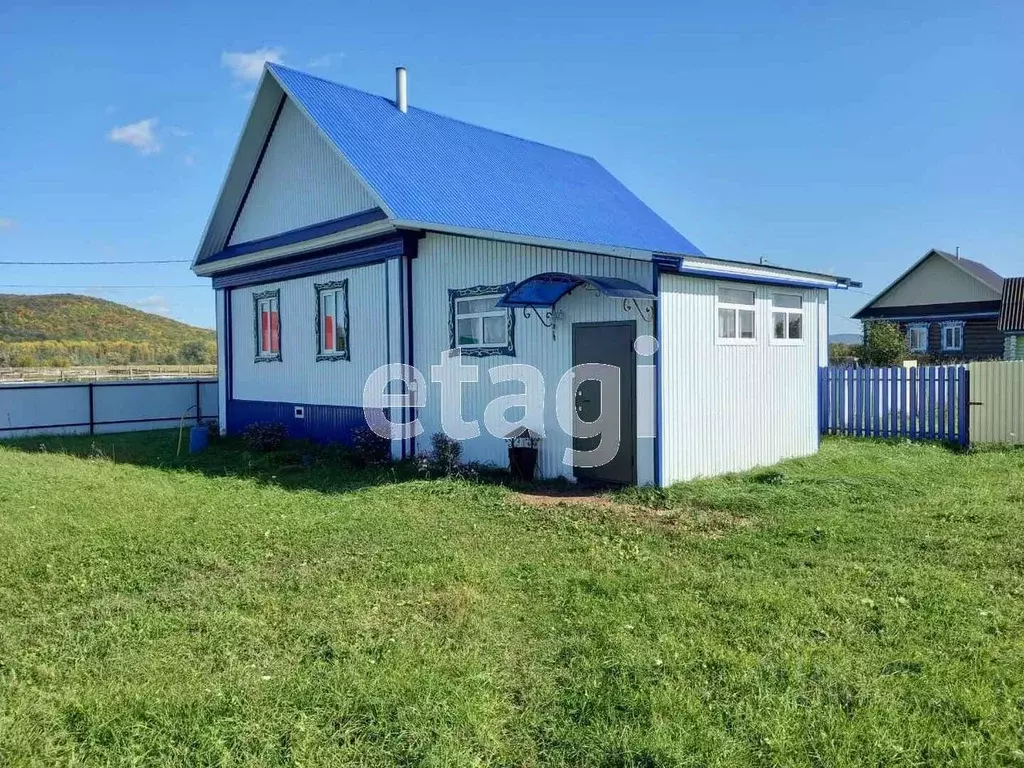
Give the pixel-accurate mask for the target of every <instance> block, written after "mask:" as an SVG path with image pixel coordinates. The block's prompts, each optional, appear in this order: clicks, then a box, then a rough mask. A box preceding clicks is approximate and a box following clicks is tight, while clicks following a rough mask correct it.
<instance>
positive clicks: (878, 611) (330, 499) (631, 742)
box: [0, 432, 1024, 766]
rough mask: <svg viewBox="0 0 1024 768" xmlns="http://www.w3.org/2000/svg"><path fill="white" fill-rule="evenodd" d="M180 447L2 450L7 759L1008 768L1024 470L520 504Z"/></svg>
mask: <svg viewBox="0 0 1024 768" xmlns="http://www.w3.org/2000/svg"><path fill="white" fill-rule="evenodd" d="M175 439H176V434H174V433H168V432H160V433H148V434H136V435H131V436H115V437H105V438H96V440H95V445H94V444H93V443H92V441H91V440H90V439H88V438H83V439H63V440H61V439H58V438H36V439H32V440H26V441H23V442H21V443H17V444H7V445H5V446H3V447H0V765H8V764H10V765H20V764H25V763H38V764H65V765H66V764H75V763H91V764H129V763H130V764H145V763H149V764H161V765H163V764H177V765H196V764H217V765H222V764H223V765H236V764H237V765H291V764H296V765H307V766H320V765H435V766H447V765H503V766H519V765H542V764H543V765H548V764H553V765H580V766H620V765H639V766H664V765H737V766H747V765H806V766H832V765H922V766H924V765H943V764H948V765H954V764H955V765H992V764H1018V763H1024V752H1022V750H1024V741H1022V733H1024V632H1022V629H1024V546H1022V538H1024V451H1005V452H996V451H990V452H981V453H974V454H957V453H953V452H950V451H948V450H946V449H944V448H941V447H938V446H921V445H909V444H900V445H897V444H891V443H888V444H887V443H881V442H871V441H853V440H839V439H836V440H828V441H826V442H825V443H824V444H823V446H822V450H821V453H820V454H819V455H818V456H816V457H813V458H809V459H805V460H799V461H791V462H788V463H786V464H783V465H781V467H780V468H779V469H780V472H781V474H766V473H763V472H762V473H755V474H753V475H746V476H736V477H729V478H722V479H718V480H711V481H701V482H696V483H691V484H686V485H682V486H677V487H675V488H673V489H671V490H669V491H667V492H655V491H650V490H632V491H623V492H621V493H619V494H616V495H611V496H606V497H603V498H601V499H598V500H595V501H593V502H588V503H565V504H550V503H548V504H543V505H541V504H534V503H529V501H528V500H526V499H524V497H522V496H520V495H517V494H515V493H513V492H512V491H509V490H508V489H505V488H502V487H500V486H496V485H486V484H480V483H471V482H462V481H425V480H419V479H416V478H415V477H413V476H411V475H410V474H409V472H408V470H404V469H401V468H397V469H388V470H380V471H374V472H368V473H362V474H360V473H352V472H351V471H343V470H340V469H332V468H330V467H329V466H324V463H323V462H320V463H319V464H318V465H316V466H313V467H304V466H303V462H302V461H301V456H298V455H297V454H294V453H291V454H286V455H284V456H283V457H281V458H279V459H275V458H273V457H264V456H261V457H255V458H254V457H252V456H249V455H247V454H245V453H244V451H243V450H242V449H241V448H240V447H239V446H238V445H235V444H218V445H216V446H214V447H212V448H211V450H210V451H209V452H207V453H206V454H205V455H203V456H202V457H200V458H198V459H183V460H177V459H175V458H174V444H175ZM40 445H45V446H46V452H41V451H40V450H39V447H40Z"/></svg>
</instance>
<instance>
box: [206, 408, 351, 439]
mask: <svg viewBox="0 0 1024 768" xmlns="http://www.w3.org/2000/svg"><path fill="white" fill-rule="evenodd" d="M227 406H228V412H227V418H226V421H225V426H226V428H227V433H228V434H229V435H239V434H241V433H242V431H243V430H244V429H245V428H246V427H247V426H249V425H250V424H255V423H256V422H260V421H276V422H280V423H281V424H284V425H285V427H287V429H288V436H289V437H292V438H295V439H298V440H312V441H313V442H316V443H346V444H349V443H351V438H352V432H353V431H354V430H356V429H359V428H360V427H365V426H366V418H365V417H364V415H363V409H362V408H361V407H359V406H355V405H307V404H305V403H274V402H266V401H263V400H229V401H228V404H227ZM298 409H301V411H299V410H298ZM299 412H301V416H299V415H297V414H298V413H299Z"/></svg>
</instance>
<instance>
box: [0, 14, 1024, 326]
mask: <svg viewBox="0 0 1024 768" xmlns="http://www.w3.org/2000/svg"><path fill="white" fill-rule="evenodd" d="M1022 40H1024V4H1021V3H1019V2H1018V3H1006V4H989V3H979V4H969V3H962V2H957V3H952V2H949V3H947V2H942V1H941V0H940V1H939V2H928V3H924V2H921V3H907V2H904V3H899V4H893V3H877V4H872V3H852V2H851V3H844V4H837V3H799V4H792V5H791V6H790V7H788V8H782V7H781V6H779V5H777V4H771V3H762V2H754V1H753V0H743V1H742V2H728V1H727V0H726V1H724V2H714V3H706V4H696V3H687V4H681V3H672V2H650V3H647V2H642V1H640V2H632V3H621V2H616V3H604V2H570V3H558V2H552V0H546V1H545V2H538V1H536V0H524V1H523V2H519V3H516V4H514V5H512V6H509V5H508V4H489V3H479V2H473V3H468V2H467V3H443V4H442V3H422V2H418V3H402V2H391V3H388V4H386V5H380V4H371V3H358V4H357V3H344V4H342V3H337V2H326V1H324V2H312V3H301V2H290V3H273V4H260V3H252V2H247V3H244V4H243V3H218V4H215V5H214V4H211V3H206V2H203V3H198V2H195V3H193V2H180V3H160V4H148V3H141V4H140V3H135V2H132V3H127V2H125V3H121V2H110V1H108V2H104V3H101V4H93V5H91V6H86V5H84V4H77V3H67V4H48V3H45V2H23V1H22V0H13V2H12V0H7V2H5V3H4V4H3V5H2V7H0V70H2V71H3V72H4V76H3V79H2V85H0V94H2V96H3V100H2V103H3V105H4V106H3V109H2V110H0V261H2V260H25V261H60V260H65V261H78V260H81V261H102V260H118V259H127V260H131V259H145V260H148V259H153V260H158V259H191V257H192V255H193V254H194V252H195V248H196V244H197V242H198V240H199V237H200V235H201V233H202V229H203V226H204V225H205V222H206V219H207V216H208V214H209V211H210V209H211V207H212V205H213V203H214V197H215V195H216V192H217V189H218V188H219V186H220V183H221V180H222V179H223V176H224V173H225V170H226V167H227V162H228V159H229V156H230V153H231V151H232V149H233V147H234V143H235V140H236V137H237V135H238V132H239V130H240V129H241V125H242V121H243V119H244V117H245V113H246V110H247V107H248V100H249V97H250V96H251V94H252V90H253V85H254V80H252V79H251V78H250V77H247V74H251V72H249V71H248V70H250V69H251V70H252V71H255V72H258V66H255V67H247V66H246V65H247V63H249V62H251V61H252V59H253V58H255V59H259V58H261V55H259V52H261V51H262V52H264V53H263V54H262V55H273V56H274V57H275V58H278V59H280V60H282V61H283V62H284V63H285V64H288V65H290V66H293V67H296V68H298V69H304V70H307V71H311V72H315V73H317V74H319V75H321V76H324V77H328V78H331V79H335V80H338V81H341V82H344V83H346V84H348V85H352V86H355V87H357V88H362V89H365V90H368V91H374V92H378V93H384V94H391V93H392V90H393V78H394V74H393V68H394V66H395V65H397V64H404V65H405V66H407V67H408V68H409V91H410V102H411V103H414V104H416V105H418V106H423V107H425V108H429V109H433V110H435V111H438V112H442V113H445V114H449V115H452V116H455V117H458V118H461V119H464V120H469V121H471V122H475V123H479V124H482V125H485V126H487V127H491V128H496V129H499V130H503V131H506V132H508V133H513V134H517V135H521V136H525V137H528V138H531V139H536V140H539V141H543V142H547V143H550V144H554V145H557V146H562V147H567V148H571V149H574V150H576V151H580V152H584V153H586V154H591V155H593V156H595V157H596V158H598V159H599V160H600V161H601V162H602V163H604V165H605V166H607V167H608V168H609V169H610V170H611V171H612V172H613V173H614V174H616V175H617V176H618V177H619V178H620V179H622V180H623V181H624V182H625V183H626V184H627V185H628V186H629V187H631V188H632V189H633V190H634V191H635V192H636V193H637V194H638V195H639V196H640V197H641V198H642V199H644V200H645V201H646V202H647V203H648V204H649V205H651V207H653V208H654V209H655V210H656V211H658V212H659V213H660V214H661V215H663V216H664V217H665V218H666V219H668V221H669V222H671V223H672V224H673V225H675V226H676V228H677V229H679V230H680V231H681V232H682V233H683V234H684V235H686V236H687V237H688V238H689V239H690V240H692V241H693V242H694V243H696V244H697V245H698V246H699V247H700V248H702V249H703V250H704V251H705V252H706V253H708V254H709V255H713V256H720V257H725V258H736V259H742V260H756V259H758V258H760V257H762V256H763V257H767V258H768V259H769V260H770V261H771V262H773V263H777V264H785V265H790V266H794V267H800V268H805V269H820V270H825V271H831V272H836V273H839V274H843V275H848V276H851V277H854V278H856V279H859V280H862V281H863V282H864V284H865V288H864V291H865V292H866V293H873V292H875V291H877V290H878V289H880V288H881V287H883V286H884V285H885V284H886V283H888V282H889V281H890V280H891V279H893V278H894V277H895V276H897V275H898V274H899V273H900V272H901V271H903V269H905V268H906V267H907V266H909V264H910V263H911V262H912V261H913V260H915V259H916V258H918V257H919V256H920V255H921V254H923V253H924V252H925V251H927V250H928V249H929V248H931V247H940V248H945V249H948V250H952V249H954V248H955V247H956V246H957V245H959V246H960V247H961V251H962V253H963V254H964V255H965V256H968V257H971V258H976V259H978V260H981V261H983V262H984V263H986V264H988V265H989V266H990V267H992V268H993V269H995V270H996V271H998V272H1000V273H1002V274H1004V275H1013V274H1022V273H1024V139H1022V137H1024V86H1022V85H1021V79H1020V75H1021V72H1024V45H1022V44H1021V41H1022ZM267 52H269V53H267ZM253 53H256V54H257V55H256V56H255V57H251V56H250V57H241V58H239V57H231V56H230V55H228V56H225V54H253ZM257 63H258V62H257ZM142 121H150V122H148V123H147V122H142ZM118 129H120V130H118ZM115 139H116V140H115ZM0 270H2V272H0V292H24V293H28V292H36V293H38V292H52V291H56V290H67V291H73V292H77V293H89V294H93V295H98V296H103V297H106V298H111V299H114V300H116V301H122V302H125V303H128V304H132V305H135V306H139V307H141V308H144V309H147V310H151V311H158V312H161V313H165V314H169V315H170V316H173V317H175V318H178V319H181V320H185V321H187V322H190V323H194V324H198V325H206V326H212V324H213V294H212V291H211V290H209V288H208V281H206V280H201V279H199V278H195V277H193V276H192V275H191V273H190V272H189V269H188V265H187V264H167V265H152V266H143V267H134V266H98V265H97V266H81V267H79V266H74V267H70V266H69V267H52V266H38V265H35V266H24V267H23V266H10V265H7V266H0ZM14 286H19V287H14ZM21 286H31V287H21ZM868 298H869V296H868V295H865V294H862V293H849V294H843V293H838V294H834V296H833V299H834V301H833V313H832V314H833V318H832V331H833V332H838V331H850V330H856V324H855V323H853V322H852V321H849V320H848V319H846V318H848V316H849V315H850V314H852V313H853V312H854V311H855V310H856V309H857V308H858V307H859V306H860V305H861V304H863V303H864V302H865V301H866V300H867V299H868Z"/></svg>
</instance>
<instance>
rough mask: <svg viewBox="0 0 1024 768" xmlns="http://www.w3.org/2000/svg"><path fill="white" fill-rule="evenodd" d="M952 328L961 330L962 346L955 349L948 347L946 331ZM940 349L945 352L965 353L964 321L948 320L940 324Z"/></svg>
mask: <svg viewBox="0 0 1024 768" xmlns="http://www.w3.org/2000/svg"><path fill="white" fill-rule="evenodd" d="M950 328H959V329H960V346H958V347H953V346H947V345H946V330H947V329H950ZM939 348H940V349H941V350H942V351H943V352H963V351H964V321H963V320H946V321H944V322H941V323H939Z"/></svg>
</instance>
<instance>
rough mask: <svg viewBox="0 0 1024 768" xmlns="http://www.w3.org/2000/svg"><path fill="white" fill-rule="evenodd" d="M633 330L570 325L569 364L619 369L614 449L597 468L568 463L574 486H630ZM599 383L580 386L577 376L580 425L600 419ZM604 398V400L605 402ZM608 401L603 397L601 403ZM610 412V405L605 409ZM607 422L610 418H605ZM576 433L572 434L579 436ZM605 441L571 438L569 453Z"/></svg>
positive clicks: (615, 325) (608, 325)
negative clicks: (588, 483) (576, 483)
mask: <svg viewBox="0 0 1024 768" xmlns="http://www.w3.org/2000/svg"><path fill="white" fill-rule="evenodd" d="M635 340H636V324H635V323H632V322H626V323H574V324H573V326H572V364H573V366H574V367H575V366H577V365H582V364H584V363H602V364H604V365H609V366H616V367H617V368H618V369H619V397H618V403H617V405H618V419H617V421H618V430H619V449H618V452H617V453H616V454H614V457H613V458H611V460H610V461H608V462H607V463H606V464H603V465H601V466H598V467H589V466H581V465H585V464H587V463H588V462H587V461H585V460H583V459H582V458H581V457H576V459H575V460H574V461H575V463H576V465H577V466H576V467H575V468H574V473H575V475H576V477H578V478H579V479H580V480H590V481H595V482H602V483H620V484H628V483H635V482H636V357H635V353H634V351H633V342H634V341H635ZM601 386H602V383H601V382H600V381H595V380H589V381H588V380H583V381H581V380H580V378H579V377H578V376H577V380H576V391H575V406H576V415H577V416H578V417H579V419H580V420H581V421H585V422H593V421H596V420H597V419H599V418H601ZM611 394H612V393H611V392H609V395H608V396H609V397H610V396H611ZM607 399H608V397H606V400H607ZM605 407H606V408H611V403H606V404H605ZM608 416H609V418H613V417H614V413H609V414H608ZM579 431H581V430H579V429H578V430H577V432H579ZM607 431H608V430H607V428H605V432H606V434H605V435H599V436H597V437H581V436H580V435H578V434H576V435H573V450H574V451H577V452H579V451H592V450H594V449H595V448H597V446H598V444H599V443H600V442H601V440H602V439H608V438H609V437H610V436H609V435H608V434H607Z"/></svg>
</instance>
